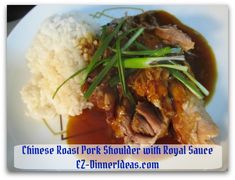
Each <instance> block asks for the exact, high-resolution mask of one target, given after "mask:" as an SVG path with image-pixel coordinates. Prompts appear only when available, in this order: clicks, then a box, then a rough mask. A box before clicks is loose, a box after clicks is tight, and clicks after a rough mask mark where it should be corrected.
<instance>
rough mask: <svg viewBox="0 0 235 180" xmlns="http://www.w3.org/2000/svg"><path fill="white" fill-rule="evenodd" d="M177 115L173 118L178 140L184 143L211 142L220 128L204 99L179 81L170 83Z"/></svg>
mask: <svg viewBox="0 0 235 180" xmlns="http://www.w3.org/2000/svg"><path fill="white" fill-rule="evenodd" d="M170 91H171V94H172V97H173V102H174V107H175V110H176V115H175V116H174V118H173V119H172V124H173V128H174V130H175V133H176V136H177V140H178V141H179V142H181V143H183V144H210V143H213V141H212V139H213V138H214V137H216V136H217V135H218V128H217V126H216V124H215V123H214V122H213V121H212V119H211V117H210V116H209V114H208V113H207V112H206V110H205V107H204V104H203V101H202V100H200V99H198V98H197V97H195V96H194V95H193V94H192V93H191V92H189V91H188V90H187V89H185V88H184V87H183V85H182V84H181V83H179V82H177V81H172V82H171V83H170Z"/></svg>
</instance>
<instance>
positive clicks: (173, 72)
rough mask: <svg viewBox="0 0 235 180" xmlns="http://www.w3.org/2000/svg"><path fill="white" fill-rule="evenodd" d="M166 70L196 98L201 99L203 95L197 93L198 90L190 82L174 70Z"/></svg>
mask: <svg viewBox="0 0 235 180" xmlns="http://www.w3.org/2000/svg"><path fill="white" fill-rule="evenodd" d="M168 70H169V72H170V73H171V75H172V76H174V77H175V78H176V79H178V80H179V81H180V82H181V83H183V84H184V85H185V87H187V88H188V89H189V90H190V91H191V92H192V93H193V94H194V95H195V96H196V97H198V98H199V99H203V95H202V93H201V92H200V91H199V89H198V88H197V87H196V86H195V85H194V84H193V83H192V82H191V81H189V80H188V79H187V78H186V77H185V76H184V75H183V74H182V73H180V72H179V71H177V70H174V69H168Z"/></svg>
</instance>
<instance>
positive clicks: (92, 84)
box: [84, 55, 117, 99]
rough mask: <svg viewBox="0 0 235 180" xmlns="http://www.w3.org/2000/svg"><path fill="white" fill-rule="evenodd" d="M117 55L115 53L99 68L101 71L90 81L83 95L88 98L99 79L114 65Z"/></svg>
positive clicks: (99, 81)
mask: <svg viewBox="0 0 235 180" xmlns="http://www.w3.org/2000/svg"><path fill="white" fill-rule="evenodd" d="M116 60H117V56H116V55H115V56H114V57H113V58H112V59H111V60H110V61H108V63H107V64H106V66H105V67H104V68H103V69H102V70H101V72H100V73H99V74H98V75H97V76H96V77H95V79H94V81H93V82H92V83H91V85H90V86H89V88H88V89H87V91H86V92H85V93H84V97H85V98H86V99H88V98H89V97H90V96H91V94H92V93H93V91H94V90H95V88H96V87H97V86H98V85H99V84H100V83H101V81H102V80H103V79H104V77H105V76H106V74H107V73H108V72H109V71H110V69H111V68H112V67H113V66H114V64H115V63H116Z"/></svg>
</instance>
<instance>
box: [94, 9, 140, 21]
mask: <svg viewBox="0 0 235 180" xmlns="http://www.w3.org/2000/svg"><path fill="white" fill-rule="evenodd" d="M118 9H131V10H139V11H142V13H143V12H144V10H143V9H142V8H136V7H114V8H107V9H104V10H103V11H97V12H96V13H94V14H90V16H92V17H93V18H97V19H99V18H101V17H102V16H105V17H108V18H111V19H116V18H115V17H113V16H110V15H108V14H106V13H105V12H107V11H112V10H118Z"/></svg>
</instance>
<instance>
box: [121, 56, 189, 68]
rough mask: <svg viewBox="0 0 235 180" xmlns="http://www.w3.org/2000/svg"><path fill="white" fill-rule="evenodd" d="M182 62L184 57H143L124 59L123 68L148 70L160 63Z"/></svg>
mask: <svg viewBox="0 0 235 180" xmlns="http://www.w3.org/2000/svg"><path fill="white" fill-rule="evenodd" d="M169 60H175V61H184V60H185V58H184V56H169V57H143V58H127V59H124V67H125V68H148V67H154V66H156V65H159V62H161V61H169Z"/></svg>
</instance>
